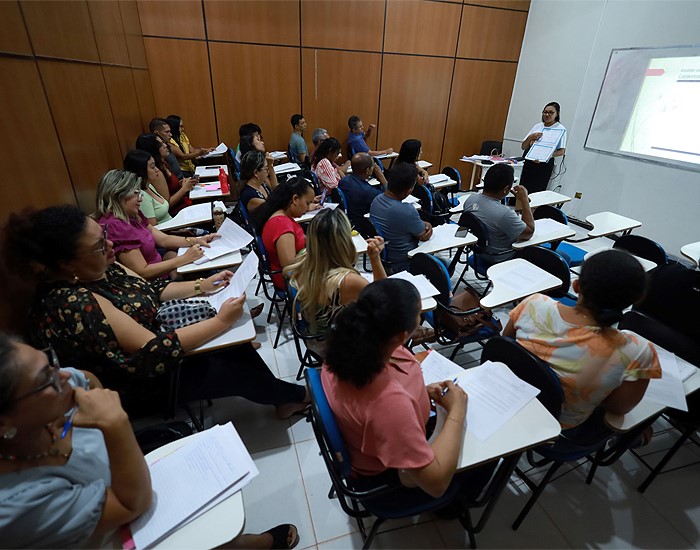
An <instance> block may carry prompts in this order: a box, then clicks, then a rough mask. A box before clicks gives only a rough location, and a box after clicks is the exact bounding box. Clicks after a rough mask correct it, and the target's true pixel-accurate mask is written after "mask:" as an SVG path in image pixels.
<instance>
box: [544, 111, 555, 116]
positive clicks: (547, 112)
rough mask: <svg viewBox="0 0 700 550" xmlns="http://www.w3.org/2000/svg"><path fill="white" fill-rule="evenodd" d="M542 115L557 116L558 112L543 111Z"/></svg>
mask: <svg viewBox="0 0 700 550" xmlns="http://www.w3.org/2000/svg"><path fill="white" fill-rule="evenodd" d="M542 114H543V115H556V114H557V112H556V111H542Z"/></svg>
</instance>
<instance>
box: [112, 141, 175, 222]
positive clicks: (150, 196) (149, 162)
mask: <svg viewBox="0 0 700 550" xmlns="http://www.w3.org/2000/svg"><path fill="white" fill-rule="evenodd" d="M123 166H124V170H126V171H127V172H132V173H134V174H136V175H137V176H139V177H140V178H141V180H142V182H143V184H142V189H143V191H144V193H143V196H142V200H141V205H140V206H139V209H140V210H141V212H142V213H143V215H144V216H146V219H147V220H148V223H149V224H150V225H158V224H159V223H162V222H167V221H170V220H172V219H173V218H172V216H171V215H170V214H169V213H168V209H169V206H170V205H169V204H168V199H166V198H165V197H164V196H163V195H161V194H160V193H159V192H158V191H157V190H156V188H155V187H154V185H153V184H152V183H151V181H155V180H156V179H157V178H158V176H160V178H159V179H161V180H162V179H163V178H162V176H163V175H162V174H160V173H159V172H160V171H159V170H158V168H156V161H155V160H153V157H152V156H151V155H149V154H148V153H146V151H140V150H138V149H136V150H135V151H129V152H128V153H127V154H126V156H125V157H124V163H123Z"/></svg>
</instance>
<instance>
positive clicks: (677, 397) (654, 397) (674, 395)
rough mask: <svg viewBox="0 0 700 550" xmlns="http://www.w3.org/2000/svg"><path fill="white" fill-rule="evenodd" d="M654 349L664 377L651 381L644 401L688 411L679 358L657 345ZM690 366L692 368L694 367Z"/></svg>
mask: <svg viewBox="0 0 700 550" xmlns="http://www.w3.org/2000/svg"><path fill="white" fill-rule="evenodd" d="M654 348H656V353H657V354H658V355H659V363H660V364H661V371H662V377H661V378H653V379H651V380H649V385H648V386H647V390H646V392H644V399H648V400H649V401H652V402H654V403H658V404H659V405H665V406H667V407H673V408H674V409H679V410H681V411H687V410H688V404H687V402H686V400H685V390H684V389H683V380H684V379H683V378H682V375H681V371H680V369H679V364H678V361H677V357H676V356H675V355H674V354H673V353H671V352H669V351H666V350H665V349H663V348H662V347H659V346H657V345H654ZM688 364H689V363H686V365H688ZM690 366H691V367H692V365H690ZM693 368H695V367H693ZM686 370H687V369H686ZM691 374H692V373H691Z"/></svg>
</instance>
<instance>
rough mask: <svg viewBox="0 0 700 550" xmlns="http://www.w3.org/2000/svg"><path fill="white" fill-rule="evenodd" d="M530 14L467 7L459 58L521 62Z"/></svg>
mask: <svg viewBox="0 0 700 550" xmlns="http://www.w3.org/2000/svg"><path fill="white" fill-rule="evenodd" d="M526 22H527V13H525V12H519V11H509V10H493V9H489V8H481V7H478V6H464V8H463V12H462V25H461V28H460V31H459V50H458V52H457V56H458V57H467V58H472V59H498V60H501V61H518V58H519V57H520V47H521V45H522V42H523V35H524V34H525V23H526Z"/></svg>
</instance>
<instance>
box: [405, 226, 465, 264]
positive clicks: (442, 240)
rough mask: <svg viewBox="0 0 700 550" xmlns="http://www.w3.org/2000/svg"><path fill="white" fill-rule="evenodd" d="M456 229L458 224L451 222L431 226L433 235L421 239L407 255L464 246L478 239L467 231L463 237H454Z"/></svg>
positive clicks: (431, 252)
mask: <svg viewBox="0 0 700 550" xmlns="http://www.w3.org/2000/svg"><path fill="white" fill-rule="evenodd" d="M458 229H459V226H458V225H455V224H453V223H450V224H444V225H438V226H437V227H433V235H432V236H431V237H430V239H429V240H427V241H423V242H422V243H420V244H419V245H418V246H417V247H416V248H414V249H413V250H409V251H408V257H409V258H413V256H415V255H416V254H418V253H421V252H422V253H423V254H434V253H436V252H440V251H441V250H449V249H450V248H464V247H465V246H469V245H472V244H474V243H476V241H477V240H478V239H477V238H476V237H475V236H474V235H472V234H471V233H467V235H466V236H465V237H456V236H455V233H456V232H457V230H458Z"/></svg>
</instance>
